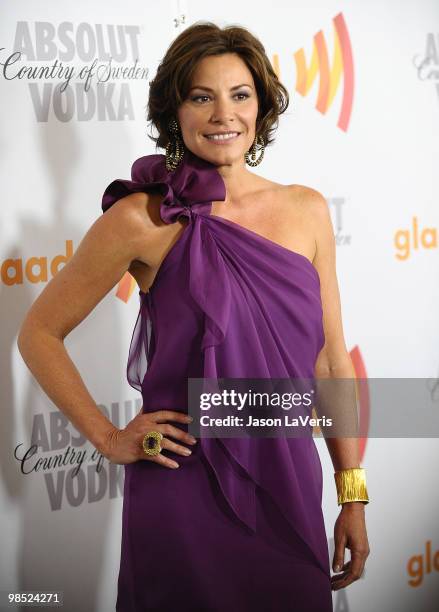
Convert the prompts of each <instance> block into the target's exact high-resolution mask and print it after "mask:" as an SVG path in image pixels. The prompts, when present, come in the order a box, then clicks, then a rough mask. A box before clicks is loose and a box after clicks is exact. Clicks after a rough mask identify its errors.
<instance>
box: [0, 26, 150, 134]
mask: <svg viewBox="0 0 439 612" xmlns="http://www.w3.org/2000/svg"><path fill="white" fill-rule="evenodd" d="M139 38H140V26H137V25H103V24H91V23H87V22H82V23H79V24H74V23H73V22H69V21H64V22H62V23H60V24H59V25H55V24H53V23H50V22H39V21H37V22H28V21H19V22H17V26H16V30H15V36H14V43H13V50H12V52H9V53H8V51H7V50H6V48H5V47H2V48H0V59H1V61H0V66H1V75H2V77H3V79H5V80H6V81H12V82H13V81H21V82H23V83H25V84H26V85H27V87H28V88H29V92H30V97H31V100H32V104H33V108H34V112H35V117H36V119H37V121H39V122H47V121H48V120H49V118H50V115H51V114H53V115H54V117H55V118H56V119H58V120H59V121H62V122H68V121H71V120H75V121H90V120H91V119H94V118H96V119H98V120H99V121H124V120H127V119H129V120H134V118H135V117H134V107H133V103H132V97H131V90H130V85H129V81H132V80H145V79H146V78H147V76H148V73H149V70H148V68H146V67H144V66H141V65H139V55H140V54H139ZM127 81H128V82H127Z"/></svg>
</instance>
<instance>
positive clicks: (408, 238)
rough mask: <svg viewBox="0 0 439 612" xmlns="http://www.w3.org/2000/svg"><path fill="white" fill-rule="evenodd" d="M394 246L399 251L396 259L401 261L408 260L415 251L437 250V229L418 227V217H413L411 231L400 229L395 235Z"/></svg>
mask: <svg viewBox="0 0 439 612" xmlns="http://www.w3.org/2000/svg"><path fill="white" fill-rule="evenodd" d="M394 245H395V248H396V250H397V252H396V253H395V257H396V258H397V259H400V260H405V259H408V258H409V257H410V255H411V253H412V249H413V250H415V251H416V250H418V249H437V248H438V240H437V228H435V227H424V228H420V227H419V225H418V217H412V227H411V228H410V229H404V230H403V229H399V230H397V231H396V232H395V235H394Z"/></svg>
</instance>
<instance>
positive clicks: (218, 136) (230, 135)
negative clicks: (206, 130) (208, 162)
mask: <svg viewBox="0 0 439 612" xmlns="http://www.w3.org/2000/svg"><path fill="white" fill-rule="evenodd" d="M239 134H240V132H212V133H211V134H203V136H204V137H205V138H207V139H208V140H211V141H212V140H213V141H216V142H218V141H227V140H234V139H235V138H237V137H238V136H239Z"/></svg>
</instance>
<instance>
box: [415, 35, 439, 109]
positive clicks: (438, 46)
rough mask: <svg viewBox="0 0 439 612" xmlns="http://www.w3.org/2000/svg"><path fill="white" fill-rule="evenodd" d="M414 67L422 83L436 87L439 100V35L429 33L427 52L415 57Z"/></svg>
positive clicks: (426, 43) (426, 45) (426, 42)
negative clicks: (432, 84) (427, 82)
mask: <svg viewBox="0 0 439 612" xmlns="http://www.w3.org/2000/svg"><path fill="white" fill-rule="evenodd" d="M413 65H414V67H415V68H416V73H417V75H418V79H419V80H420V81H430V82H431V83H435V85H436V94H437V96H438V98H439V34H436V35H435V34H434V33H433V32H429V33H428V34H427V39H426V41H425V52H424V53H423V54H422V55H421V54H419V53H417V54H416V55H415V56H414V57H413Z"/></svg>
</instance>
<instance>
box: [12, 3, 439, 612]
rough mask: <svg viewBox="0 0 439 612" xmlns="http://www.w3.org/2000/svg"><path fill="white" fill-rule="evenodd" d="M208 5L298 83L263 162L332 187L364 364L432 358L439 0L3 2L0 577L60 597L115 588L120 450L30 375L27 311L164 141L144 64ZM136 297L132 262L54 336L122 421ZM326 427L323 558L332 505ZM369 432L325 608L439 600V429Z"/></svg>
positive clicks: (346, 313)
mask: <svg viewBox="0 0 439 612" xmlns="http://www.w3.org/2000/svg"><path fill="white" fill-rule="evenodd" d="M198 20H209V21H213V22H215V23H217V24H218V25H221V26H224V25H227V24H231V23H234V24H238V25H243V26H245V27H247V28H249V29H250V30H251V31H252V32H253V33H255V34H256V35H257V36H258V37H259V38H260V39H261V41H262V42H263V44H264V46H265V48H266V51H267V54H268V56H269V58H270V60H271V61H272V63H273V66H274V67H275V69H276V70H277V72H278V74H279V76H280V78H281V80H282V81H283V82H284V84H285V85H286V87H287V88H288V91H289V93H290V96H291V103H290V107H289V109H288V111H287V112H286V113H285V115H283V116H282V117H281V120H280V127H279V130H278V132H277V140H276V143H275V145H274V146H273V147H270V148H269V149H268V150H267V151H266V154H265V159H264V161H263V162H262V164H261V165H260V166H258V168H256V169H255V171H256V172H258V173H260V174H262V175H263V176H265V177H267V178H269V179H271V180H275V181H277V182H280V183H285V184H291V183H301V184H305V185H309V186H311V187H314V188H315V189H317V190H319V191H320V192H321V193H323V194H324V196H325V197H326V198H327V201H328V204H329V207H330V210H331V215H332V221H333V226H334V234H335V236H336V241H337V274H338V279H339V285H340V293H341V299H342V309H343V322H344V330H345V337H346V341H347V345H348V348H349V350H350V352H351V355H352V361H353V364H354V367H355V371H356V373H357V376H358V377H359V378H361V377H370V378H392V377H394V378H424V377H425V378H432V379H437V377H438V376H439V342H438V338H439V317H438V312H439V282H438V268H439V266H438V241H437V231H438V226H439V222H438V205H439V185H438V181H437V176H438V175H437V170H438V165H439V155H438V154H439V3H438V2H437V0H420V1H417V2H415V1H414V0H371V1H369V2H363V1H361V0H354V1H352V0H350V1H349V2H348V1H343V0H340V1H335V0H311V1H307V2H299V1H297V0H294V1H291V2H288V3H287V2H281V1H279V0H275V1H274V2H269V3H267V2H262V1H261V0H254V1H252V2H250V1H249V0H241V1H240V2H236V1H232V0H222V1H221V2H205V1H201V0H187V2H176V1H174V2H173V1H170V0H168V1H164V2H160V3H159V2H141V1H140V0H125V1H124V2H118V1H115V0H111V1H106V2H94V3H90V2H85V1H84V0H77V1H76V2H67V1H65V0H61V1H58V2H55V1H54V0H51V1H50V0H45V1H41V2H38V3H36V2H31V1H30V0H26V1H22V2H16V3H6V2H2V3H1V20H0V103H1V113H0V151H1V153H0V185H1V207H0V220H1V224H0V236H1V241H0V265H1V282H0V308H1V347H0V354H1V379H0V385H1V386H0V388H1V415H2V426H1V428H0V440H1V443H0V454H1V459H2V461H1V466H2V467H1V472H2V474H1V475H2V478H1V485H0V487H1V488H0V495H1V503H2V510H1V519H2V520H1V552H0V555H1V565H0V571H1V577H0V589H2V590H15V591H28V590H39V591H41V590H61V591H63V593H64V610H66V612H78V611H80V610H81V611H82V610H84V611H87V612H89V611H93V612H94V611H96V612H108V611H109V610H112V609H114V605H115V597H116V585H117V574H118V566H119V555H120V537H121V507H122V488H123V466H115V465H109V464H108V462H107V461H106V460H104V461H103V462H101V461H100V460H99V457H98V456H97V454H96V453H94V454H93V450H94V449H93V447H92V446H91V445H90V444H89V443H88V442H87V441H86V440H85V439H84V438H82V437H81V436H80V435H79V434H78V432H77V431H76V430H75V429H74V428H73V427H72V426H71V425H70V424H69V423H68V422H67V420H66V419H65V417H64V416H63V415H62V414H61V413H60V412H59V410H57V408H56V406H54V405H53V404H52V403H51V402H50V400H49V399H48V398H47V396H46V395H45V394H44V393H43V392H42V391H41V389H40V388H39V386H38V384H37V383H36V382H35V380H34V379H33V378H32V376H31V375H30V373H29V371H28V370H27V368H26V366H25V364H24V363H23V361H22V359H21V356H20V354H19V352H18V349H17V346H16V338H17V331H18V328H19V326H20V323H21V321H22V320H23V317H24V315H25V313H26V311H27V310H28V308H29V307H30V305H31V303H32V302H33V300H34V299H35V298H36V297H37V295H38V294H39V293H40V292H41V291H42V290H43V289H44V287H45V286H46V283H47V282H48V281H49V280H50V278H51V277H52V276H53V275H54V274H56V272H57V270H58V269H60V267H62V266H63V265H64V264H65V262H66V261H68V259H69V258H70V257H71V256H72V254H73V253H74V252H75V249H76V248H77V246H78V244H79V242H80V240H81V238H82V237H83V235H84V234H85V232H86V231H87V229H88V228H89V227H90V225H91V224H92V223H93V221H94V220H95V219H96V218H97V217H98V216H99V215H100V214H101V197H102V193H103V190H104V188H105V187H106V186H107V185H108V183H109V182H110V181H111V180H113V179H114V178H129V171H130V167H131V163H132V161H134V159H136V158H137V157H140V156H141V155H145V154H149V153H154V152H155V150H154V148H153V144H152V141H151V140H149V139H148V138H147V131H148V126H147V124H146V120H145V104H146V101H147V96H148V80H150V79H151V78H152V76H153V75H154V74H155V70H156V67H157V65H158V62H159V61H160V59H161V57H162V56H163V54H164V52H165V50H166V48H167V47H168V45H169V44H170V42H171V41H172V39H173V38H174V37H175V36H176V35H177V34H178V33H179V32H180V31H182V29H184V28H185V27H187V26H188V25H190V24H192V23H193V22H195V21H198ZM137 309H138V299H137V291H136V290H135V286H134V282H133V279H132V278H131V277H126V278H124V279H123V282H121V283H120V284H119V286H118V287H115V288H114V290H113V291H112V292H110V294H109V295H107V296H106V297H105V299H104V300H103V301H102V302H101V303H100V304H99V305H98V307H97V308H96V309H95V310H94V312H93V313H92V314H91V315H90V316H89V317H88V318H87V319H86V320H85V321H84V322H83V323H82V324H81V325H80V326H79V327H78V328H77V329H76V330H74V331H73V332H72V333H71V334H70V335H69V336H68V338H67V340H66V346H67V348H68V351H69V353H70V355H71V357H72V359H73V360H74V362H75V363H76V364H77V367H78V368H79V370H80V373H81V375H82V377H83V379H84V382H85V383H86V385H87V387H88V389H89V390H90V392H91V394H92V396H93V397H94V398H95V400H96V402H97V403H98V404H99V405H100V406H101V407H102V410H104V411H106V413H107V414H108V415H110V417H111V419H112V420H113V422H114V423H116V424H120V425H121V426H123V425H124V424H125V423H126V422H127V421H128V420H130V419H131V418H132V417H133V416H134V414H135V412H137V411H138V410H139V408H140V406H141V397H140V394H138V393H137V392H136V391H135V390H134V389H132V388H131V387H130V386H129V385H128V383H127V381H126V379H125V367H126V359H127V353H128V346H129V340H130V338H131V332H132V328H133V325H134V321H135V318H136V315H137ZM434 382H435V381H434V380H433V384H432V393H435V391H437V387H436V388H435V384H434ZM363 408H364V410H366V411H367V410H369V409H371V407H370V406H365V407H363ZM372 408H373V407H372ZM438 410H439V403H438ZM317 444H318V448H319V452H320V456H321V459H322V464H323V470H324V475H325V483H324V513H325V522H326V527H327V534H328V544H329V546H330V550H331V558H332V550H333V538H332V536H333V526H334V522H335V519H336V517H337V514H338V510H339V509H338V507H337V504H336V495H335V486H334V480H333V469H332V464H331V462H330V459H329V455H328V452H327V450H326V446H325V444H324V441H323V440H322V439H321V438H320V439H318V440H317ZM361 450H362V465H363V466H364V467H365V468H366V470H367V477H368V486H369V494H370V497H371V503H370V504H369V506H367V508H366V517H367V523H368V533H369V540H370V547H371V554H370V556H369V558H368V561H367V568H366V571H365V574H364V576H363V578H362V579H360V580H358V581H357V582H355V583H354V584H352V585H351V586H350V587H348V588H347V589H345V590H341V591H338V592H336V593H334V594H333V598H334V609H335V610H336V611H338V612H341V611H349V612H366V611H367V612H369V611H370V610H376V611H379V612H393V610H398V611H399V612H405V611H407V612H433V611H434V610H438V609H439V519H438V517H439V486H438V475H437V474H438V467H439V461H438V459H439V442H438V440H437V439H435V438H418V439H414V438H410V437H409V435H408V436H407V437H406V438H394V439H388V438H378V437H375V438H373V437H369V438H368V439H364V440H362V443H361ZM2 609H3V608H2ZM5 609H6V608H5ZM7 609H9V608H7ZM197 612H198V611H197ZM200 612H201V611H200ZM237 612H239V611H237ZM279 612H280V611H279Z"/></svg>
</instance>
